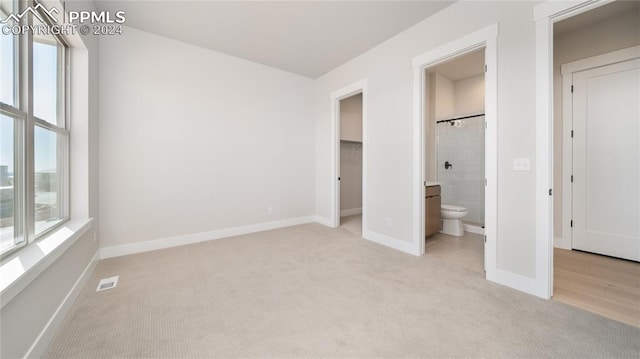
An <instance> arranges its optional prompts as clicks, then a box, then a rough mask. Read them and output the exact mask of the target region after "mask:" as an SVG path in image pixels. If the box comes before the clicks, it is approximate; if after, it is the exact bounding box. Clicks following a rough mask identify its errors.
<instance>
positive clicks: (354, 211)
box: [340, 207, 362, 217]
mask: <svg viewBox="0 0 640 359" xmlns="http://www.w3.org/2000/svg"><path fill="white" fill-rule="evenodd" d="M360 213H362V207H359V208H351V209H345V210H342V211H340V217H344V216H352V215H354V214H360Z"/></svg>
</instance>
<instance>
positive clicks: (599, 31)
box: [553, 11, 640, 238]
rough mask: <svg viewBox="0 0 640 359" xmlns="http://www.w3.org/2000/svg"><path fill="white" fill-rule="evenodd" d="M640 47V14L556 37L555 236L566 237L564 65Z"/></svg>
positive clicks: (629, 14) (605, 21)
mask: <svg viewBox="0 0 640 359" xmlns="http://www.w3.org/2000/svg"><path fill="white" fill-rule="evenodd" d="M639 44H640V11H630V12H625V13H621V14H619V15H616V16H614V17H611V18H609V19H606V20H603V21H600V22H597V23H594V24H592V25H590V26H587V27H584V28H578V29H574V30H571V31H568V32H566V33H562V34H560V35H557V36H555V37H554V59H553V61H554V68H553V75H554V78H553V86H554V87H553V91H554V95H553V115H554V125H553V132H554V135H553V147H554V158H553V161H554V164H553V174H554V179H553V187H554V196H553V197H554V198H553V200H554V203H553V205H554V208H553V210H554V218H553V221H554V236H555V237H556V238H560V237H562V221H563V218H562V191H563V188H562V140H563V138H562V123H563V118H562V75H561V73H560V66H561V65H562V64H566V63H569V62H573V61H577V60H580V59H584V58H587V57H591V56H596V55H601V54H605V53H608V52H612V51H615V50H620V49H624V48H627V47H631V46H635V45H639Z"/></svg>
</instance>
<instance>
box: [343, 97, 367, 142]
mask: <svg viewBox="0 0 640 359" xmlns="http://www.w3.org/2000/svg"><path fill="white" fill-rule="evenodd" d="M340 139H341V140H347V141H359V142H362V94H357V95H353V96H351V97H347V98H345V99H344V100H341V101H340Z"/></svg>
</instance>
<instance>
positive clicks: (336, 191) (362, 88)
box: [330, 78, 367, 233]
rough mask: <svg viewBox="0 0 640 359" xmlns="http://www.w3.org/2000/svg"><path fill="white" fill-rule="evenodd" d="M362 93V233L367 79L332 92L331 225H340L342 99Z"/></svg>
mask: <svg viewBox="0 0 640 359" xmlns="http://www.w3.org/2000/svg"><path fill="white" fill-rule="evenodd" d="M360 93H361V94H362V233H364V229H365V228H367V226H366V223H367V79H366V78H365V79H362V80H360V81H357V82H355V83H352V84H351V85H348V86H346V87H343V88H341V89H339V90H336V91H334V92H332V93H331V182H330V183H331V226H332V227H334V228H336V227H339V226H340V181H339V180H338V178H339V177H340V101H341V100H344V99H345V98H347V97H351V96H353V95H357V94H360Z"/></svg>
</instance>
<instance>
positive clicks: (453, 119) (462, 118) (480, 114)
mask: <svg viewBox="0 0 640 359" xmlns="http://www.w3.org/2000/svg"><path fill="white" fill-rule="evenodd" d="M480 116H484V113H479V114H477V115H471V116H462V117H456V118H450V119H448V120H440V121H436V123H440V122H451V121H458V120H464V119H467V118H473V117H480Z"/></svg>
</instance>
